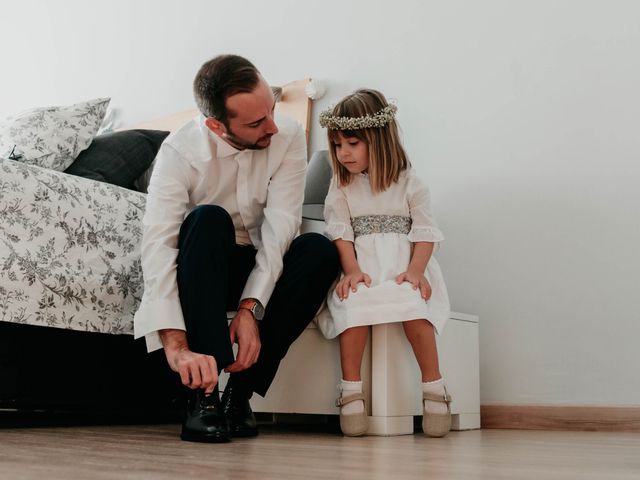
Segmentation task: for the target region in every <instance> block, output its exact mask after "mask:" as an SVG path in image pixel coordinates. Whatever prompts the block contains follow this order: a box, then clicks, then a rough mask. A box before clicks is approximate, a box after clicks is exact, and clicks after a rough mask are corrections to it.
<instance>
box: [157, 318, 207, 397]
mask: <svg viewBox="0 0 640 480" xmlns="http://www.w3.org/2000/svg"><path fill="white" fill-rule="evenodd" d="M159 333H160V340H161V341H162V345H163V347H164V354H165V356H166V357H167V363H168V364H169V367H171V370H173V371H174V372H177V373H178V374H180V380H181V381H182V384H183V385H185V386H187V387H189V388H203V389H204V390H205V394H207V395H208V394H210V393H212V392H213V389H214V388H215V386H216V384H217V383H218V366H217V364H216V360H215V358H213V357H212V356H211V355H203V354H200V353H195V352H192V351H191V350H189V346H188V345H187V335H186V333H185V331H184V330H175V329H166V330H160V332H159Z"/></svg>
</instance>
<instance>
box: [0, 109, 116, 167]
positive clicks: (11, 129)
mask: <svg viewBox="0 0 640 480" xmlns="http://www.w3.org/2000/svg"><path fill="white" fill-rule="evenodd" d="M110 100H111V99H110V98H97V99H95V100H89V101H87V102H80V103H76V104H74V105H69V106H63V107H45V108H35V109H32V110H28V111H26V112H23V113H21V114H19V115H16V116H13V117H9V118H7V119H6V120H5V121H2V122H0V156H2V157H4V158H9V159H11V160H18V161H20V162H24V163H28V164H31V165H38V166H39V167H44V168H51V169H53V170H59V171H64V170H65V169H66V168H67V167H68V166H69V165H71V164H72V163H73V161H74V160H75V159H76V157H77V156H78V154H79V153H80V152H81V151H83V150H84V149H86V148H87V147H88V146H89V145H90V144H91V142H92V141H93V138H94V137H95V136H96V132H97V131H98V128H100V124H101V123H102V119H103V118H104V116H105V113H106V111H107V106H108V105H109V101H110Z"/></svg>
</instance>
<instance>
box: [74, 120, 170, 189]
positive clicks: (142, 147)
mask: <svg viewBox="0 0 640 480" xmlns="http://www.w3.org/2000/svg"><path fill="white" fill-rule="evenodd" d="M167 135H169V132H165V131H162V130H123V131H120V132H113V133H107V134H105V135H99V136H97V137H96V138H95V139H94V140H93V142H92V143H91V145H90V146H89V148H87V149H86V150H85V151H84V152H82V153H81V154H80V155H78V158H77V159H76V160H75V161H74V162H73V163H72V164H71V166H70V167H69V168H67V169H66V170H65V173H70V174H71V175H77V176H79V177H85V178H91V179H93V180H98V181H100V182H106V183H111V184H113V185H119V186H121V187H125V188H129V189H131V190H137V188H136V185H135V182H136V181H137V180H138V178H139V177H140V176H141V175H142V174H143V173H144V172H145V171H146V170H147V169H148V168H149V166H150V165H151V164H152V163H153V160H154V159H155V157H156V154H157V153H158V149H159V148H160V145H161V144H162V142H163V141H164V139H165V138H166V137H167Z"/></svg>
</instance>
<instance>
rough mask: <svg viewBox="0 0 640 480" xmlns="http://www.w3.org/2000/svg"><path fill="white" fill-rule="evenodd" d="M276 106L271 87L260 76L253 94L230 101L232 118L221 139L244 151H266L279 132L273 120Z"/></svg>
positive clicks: (237, 96) (240, 94)
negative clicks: (273, 137)
mask: <svg viewBox="0 0 640 480" xmlns="http://www.w3.org/2000/svg"><path fill="white" fill-rule="evenodd" d="M275 106H276V101H275V98H274V96H273V92H272V91H271V88H270V87H269V85H268V84H267V82H266V81H265V80H264V78H262V77H260V80H259V81H258V85H257V86H256V88H255V89H254V90H253V91H252V92H250V93H237V94H236V95H232V96H230V97H229V98H227V102H226V107H227V111H228V112H229V115H228V121H227V125H226V131H225V132H224V133H223V134H222V138H224V139H225V140H226V141H227V142H228V143H229V144H230V145H232V146H234V147H236V148H239V149H241V150H242V149H245V148H248V149H251V150H262V149H263V148H267V147H268V146H269V145H270V144H271V136H272V135H275V134H276V133H278V127H277V126H276V124H275V121H274V118H273V113H274V109H275Z"/></svg>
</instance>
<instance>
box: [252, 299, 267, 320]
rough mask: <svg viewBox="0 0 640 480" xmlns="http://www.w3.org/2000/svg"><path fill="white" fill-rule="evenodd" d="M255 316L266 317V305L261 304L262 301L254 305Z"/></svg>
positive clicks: (257, 318)
mask: <svg viewBox="0 0 640 480" xmlns="http://www.w3.org/2000/svg"><path fill="white" fill-rule="evenodd" d="M253 316H254V317H256V320H262V318H263V317H264V307H263V306H262V305H260V302H256V303H255V304H254V305H253Z"/></svg>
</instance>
